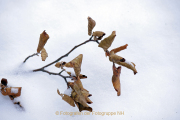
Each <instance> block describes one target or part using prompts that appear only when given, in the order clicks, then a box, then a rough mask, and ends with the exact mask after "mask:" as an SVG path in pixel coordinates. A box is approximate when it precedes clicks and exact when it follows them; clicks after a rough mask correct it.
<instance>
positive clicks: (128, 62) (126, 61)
mask: <svg viewBox="0 0 180 120" xmlns="http://www.w3.org/2000/svg"><path fill="white" fill-rule="evenodd" d="M125 63H127V64H129V65H131V66H134V65H133V64H132V63H131V62H130V61H128V60H125Z"/></svg>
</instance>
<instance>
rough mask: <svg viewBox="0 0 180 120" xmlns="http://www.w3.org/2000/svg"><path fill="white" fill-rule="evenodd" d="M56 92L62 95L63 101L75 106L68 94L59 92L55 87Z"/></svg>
mask: <svg viewBox="0 0 180 120" xmlns="http://www.w3.org/2000/svg"><path fill="white" fill-rule="evenodd" d="M57 93H58V94H59V95H60V96H61V97H62V99H63V100H64V101H66V102H67V103H69V104H70V105H71V106H73V107H75V104H74V100H73V99H72V98H71V97H69V96H68V95H66V94H60V92H59V90H58V89H57Z"/></svg>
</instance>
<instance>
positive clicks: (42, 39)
mask: <svg viewBox="0 0 180 120" xmlns="http://www.w3.org/2000/svg"><path fill="white" fill-rule="evenodd" d="M48 39H49V35H48V34H47V33H46V32H45V30H44V31H43V32H42V33H41V34H40V38H39V44H38V48H37V52H38V53H40V51H41V50H42V49H43V47H44V45H45V44H46V42H47V40H48Z"/></svg>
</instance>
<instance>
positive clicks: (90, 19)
mask: <svg viewBox="0 0 180 120" xmlns="http://www.w3.org/2000/svg"><path fill="white" fill-rule="evenodd" d="M87 19H88V35H89V36H91V34H92V29H93V28H94V27H95V25H96V22H95V21H94V20H93V19H92V18H91V17H88V18H87Z"/></svg>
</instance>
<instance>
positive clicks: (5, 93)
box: [1, 88, 8, 96]
mask: <svg viewBox="0 0 180 120" xmlns="http://www.w3.org/2000/svg"><path fill="white" fill-rule="evenodd" d="M6 91H7V90H6V88H4V89H1V93H2V95H4V96H6V95H8V93H7V92H6Z"/></svg>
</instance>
